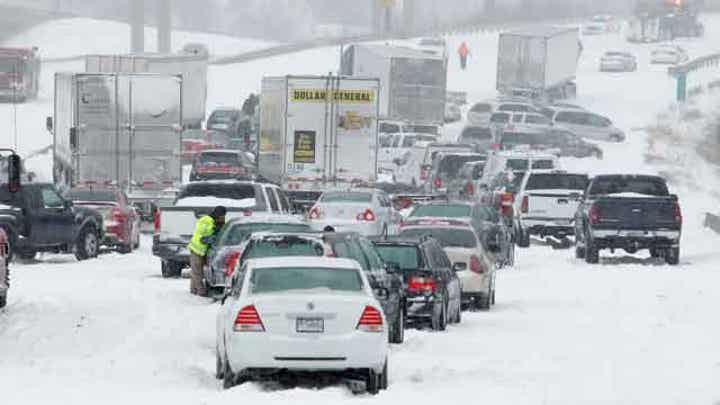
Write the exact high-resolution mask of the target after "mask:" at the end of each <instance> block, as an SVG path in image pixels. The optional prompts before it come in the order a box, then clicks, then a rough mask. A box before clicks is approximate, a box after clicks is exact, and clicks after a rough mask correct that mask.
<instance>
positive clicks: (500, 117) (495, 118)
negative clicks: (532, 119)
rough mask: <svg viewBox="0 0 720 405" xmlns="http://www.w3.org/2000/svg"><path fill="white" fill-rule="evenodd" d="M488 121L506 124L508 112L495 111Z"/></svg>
mask: <svg viewBox="0 0 720 405" xmlns="http://www.w3.org/2000/svg"><path fill="white" fill-rule="evenodd" d="M490 122H492V123H495V124H507V123H508V122H510V114H507V113H495V114H493V115H492V116H491V117H490Z"/></svg>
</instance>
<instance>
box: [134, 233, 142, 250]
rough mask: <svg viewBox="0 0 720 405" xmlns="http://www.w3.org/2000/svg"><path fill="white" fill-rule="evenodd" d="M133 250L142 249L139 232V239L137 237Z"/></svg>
mask: <svg viewBox="0 0 720 405" xmlns="http://www.w3.org/2000/svg"><path fill="white" fill-rule="evenodd" d="M132 248H133V250H138V249H140V234H138V237H137V239H135V242H134V243H133V247H132Z"/></svg>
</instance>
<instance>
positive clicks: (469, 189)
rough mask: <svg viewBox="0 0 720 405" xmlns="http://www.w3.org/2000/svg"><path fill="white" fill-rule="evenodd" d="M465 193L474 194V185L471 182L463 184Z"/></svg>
mask: <svg viewBox="0 0 720 405" xmlns="http://www.w3.org/2000/svg"><path fill="white" fill-rule="evenodd" d="M465 193H467V195H475V186H474V185H473V184H472V183H468V184H467V186H465Z"/></svg>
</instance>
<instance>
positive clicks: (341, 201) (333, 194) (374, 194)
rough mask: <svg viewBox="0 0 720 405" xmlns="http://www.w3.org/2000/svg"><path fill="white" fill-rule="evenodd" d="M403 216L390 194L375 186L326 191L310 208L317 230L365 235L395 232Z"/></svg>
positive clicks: (310, 214)
mask: <svg viewBox="0 0 720 405" xmlns="http://www.w3.org/2000/svg"><path fill="white" fill-rule="evenodd" d="M400 220H401V218H400V214H398V212H397V211H396V210H395V209H394V208H393V206H392V202H391V201H390V197H389V196H388V195H387V194H386V193H385V192H383V191H381V190H374V189H361V188H357V189H349V190H339V191H326V192H324V193H323V194H322V195H321V196H320V198H319V199H318V200H317V202H316V203H315V205H314V206H313V207H312V208H311V209H310V211H308V222H309V223H310V227H311V228H312V229H314V230H316V231H329V230H332V231H335V232H357V233H359V234H361V235H364V236H378V235H380V236H387V235H394V234H395V233H397V230H398V228H399V226H400Z"/></svg>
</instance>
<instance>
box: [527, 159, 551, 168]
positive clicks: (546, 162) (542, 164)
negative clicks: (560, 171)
mask: <svg viewBox="0 0 720 405" xmlns="http://www.w3.org/2000/svg"><path fill="white" fill-rule="evenodd" d="M532 168H533V169H539V170H542V169H545V170H548V169H554V168H555V161H553V160H551V159H538V160H533V162H532Z"/></svg>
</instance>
